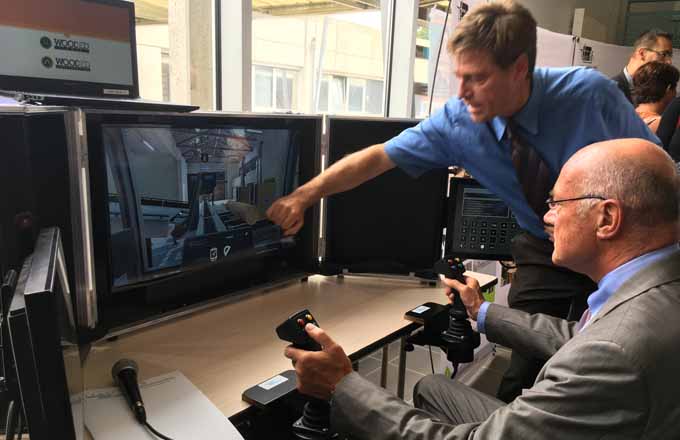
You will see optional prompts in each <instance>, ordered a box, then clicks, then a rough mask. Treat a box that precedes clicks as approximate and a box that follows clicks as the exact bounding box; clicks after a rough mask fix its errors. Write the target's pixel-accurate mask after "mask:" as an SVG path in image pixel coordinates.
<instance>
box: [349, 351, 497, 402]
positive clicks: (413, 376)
mask: <svg viewBox="0 0 680 440" xmlns="http://www.w3.org/2000/svg"><path fill="white" fill-rule="evenodd" d="M381 360H382V351H381V350H379V351H376V352H374V353H372V354H371V355H369V356H367V357H365V358H363V359H361V360H360V361H359V368H358V371H359V374H361V375H362V376H364V377H365V378H367V379H368V380H370V381H371V382H373V383H375V384H377V385H379V384H380V364H381ZM509 361H510V350H509V349H507V348H504V347H500V346H497V345H495V344H490V345H489V346H488V347H487V349H486V350H482V351H481V352H479V353H478V355H477V356H476V358H475V360H474V362H472V363H471V364H468V365H465V366H464V367H463V368H461V371H460V372H459V373H458V377H457V378H456V380H459V381H461V382H463V383H464V384H466V385H469V386H471V387H472V388H475V389H477V390H479V391H482V392H484V393H486V394H489V395H492V396H495V394H496V389H497V388H498V385H499V383H500V380H501V377H502V375H503V372H504V371H505V369H506V368H507V366H508V363H509ZM448 365H450V364H448ZM433 366H434V371H435V372H437V373H443V372H444V371H445V368H446V366H447V363H446V355H445V354H444V353H443V352H442V350H440V349H439V348H433V349H432V361H430V351H429V350H428V349H427V348H426V347H421V346H415V347H414V350H413V351H412V352H410V353H407V356H406V377H405V388H404V400H405V401H406V402H407V403H412V400H413V386H414V385H415V384H416V383H417V382H418V380H420V379H421V378H423V377H425V376H426V375H428V374H432V371H433ZM398 367H399V341H395V342H393V343H392V344H390V345H389V363H388V371H387V387H386V388H387V390H389V391H390V392H392V393H393V394H395V395H396V394H397V380H398Z"/></svg>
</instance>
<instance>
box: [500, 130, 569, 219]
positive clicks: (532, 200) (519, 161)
mask: <svg viewBox="0 0 680 440" xmlns="http://www.w3.org/2000/svg"><path fill="white" fill-rule="evenodd" d="M506 133H507V135H508V138H509V140H510V148H511V152H512V153H511V157H512V165H513V167H514V168H515V172H516V173H517V180H519V183H520V185H521V186H522V192H523V193H524V197H526V199H527V202H528V203H529V206H530V207H531V209H533V210H534V212H535V213H536V215H538V217H539V218H540V219H543V216H544V215H545V213H546V212H548V206H547V205H546V204H545V200H546V199H547V198H548V195H549V194H550V190H551V189H552V187H553V185H555V181H556V180H557V178H556V177H555V176H554V175H553V173H552V171H550V168H548V165H546V163H545V162H544V161H543V159H542V158H541V156H540V155H539V154H538V152H537V151H536V149H535V148H534V147H533V146H532V145H531V144H529V143H528V142H527V141H526V139H524V138H523V137H522V136H521V135H520V134H519V130H518V128H517V124H516V123H515V122H514V121H512V120H508V125H507V128H506Z"/></svg>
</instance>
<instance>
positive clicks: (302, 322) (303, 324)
mask: <svg viewBox="0 0 680 440" xmlns="http://www.w3.org/2000/svg"><path fill="white" fill-rule="evenodd" d="M297 323H298V325H299V326H300V327H304V326H305V321H303V320H302V319H298V320H297Z"/></svg>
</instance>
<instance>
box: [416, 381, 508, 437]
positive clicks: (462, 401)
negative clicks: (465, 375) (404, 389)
mask: <svg viewBox="0 0 680 440" xmlns="http://www.w3.org/2000/svg"><path fill="white" fill-rule="evenodd" d="M413 404H414V405H415V406H416V407H417V408H420V409H423V410H425V411H427V412H428V413H430V414H432V416H433V417H434V418H435V419H437V420H439V421H441V422H444V423H450V424H453V425H458V424H461V423H473V422H482V421H484V420H486V419H487V418H488V417H489V416H490V415H491V413H493V412H494V411H495V410H497V409H498V408H500V407H502V406H504V405H505V404H504V403H503V402H501V401H500V400H498V399H495V398H493V397H491V396H488V395H486V394H484V393H482V392H479V391H477V390H475V389H472V388H470V387H468V386H467V385H463V384H462V383H460V382H458V381H455V380H452V379H450V378H448V377H447V376H444V375H441V374H437V375H430V376H425V377H424V378H423V379H421V380H420V381H419V382H418V383H417V384H416V386H415V388H414V390H413Z"/></svg>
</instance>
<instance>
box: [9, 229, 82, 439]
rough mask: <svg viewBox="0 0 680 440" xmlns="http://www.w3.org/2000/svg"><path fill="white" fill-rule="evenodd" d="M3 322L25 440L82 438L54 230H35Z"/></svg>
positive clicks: (78, 380)
mask: <svg viewBox="0 0 680 440" xmlns="http://www.w3.org/2000/svg"><path fill="white" fill-rule="evenodd" d="M8 321H9V333H10V340H11V344H12V352H13V354H14V364H15V367H16V375H17V379H18V384H19V394H20V397H21V403H22V406H23V408H24V414H25V416H26V419H27V422H28V429H29V434H30V438H31V439H38V440H40V439H53V438H59V439H65V440H75V439H81V438H83V430H84V427H83V402H82V397H83V367H82V366H83V363H82V358H81V356H80V350H79V346H78V340H77V334H76V324H75V320H74V314H73V305H72V300H71V290H70V287H69V284H68V277H67V275H66V264H65V261H64V253H63V250H62V246H61V236H60V232H59V229H58V228H49V229H44V230H42V231H41V232H40V235H39V236H38V240H37V241H36V245H35V249H34V252H33V254H32V255H31V256H29V257H28V258H27V259H26V260H25V262H24V265H23V267H22V269H21V273H20V275H19V280H18V283H17V287H16V290H15V293H14V297H13V298H12V302H11V304H10V310H9V315H8Z"/></svg>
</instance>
